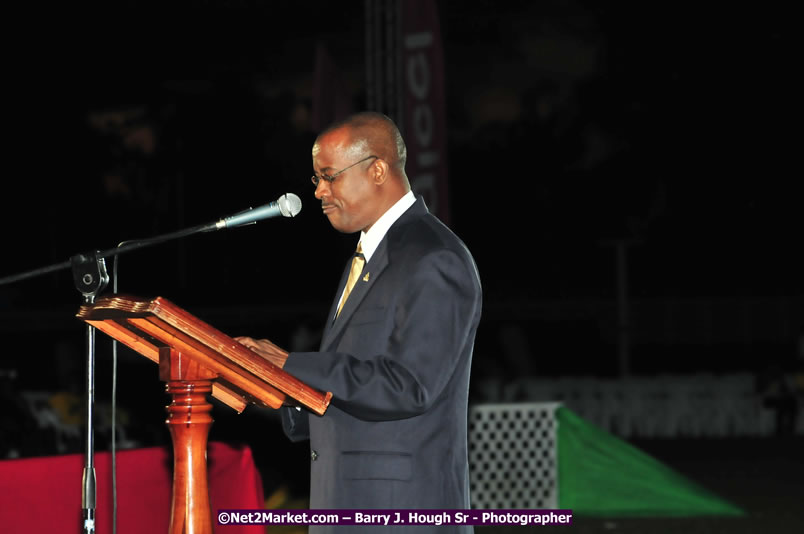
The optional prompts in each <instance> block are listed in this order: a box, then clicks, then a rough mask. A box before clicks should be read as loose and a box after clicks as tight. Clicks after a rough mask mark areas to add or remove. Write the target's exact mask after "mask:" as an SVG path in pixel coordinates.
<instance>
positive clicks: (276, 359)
mask: <svg viewBox="0 0 804 534" xmlns="http://www.w3.org/2000/svg"><path fill="white" fill-rule="evenodd" d="M234 339H235V341H237V342H238V343H240V344H241V345H243V346H244V347H248V348H250V349H251V350H252V351H254V352H256V353H257V354H259V355H260V356H262V357H263V358H265V359H266V360H268V361H269V362H271V363H272V364H274V365H276V366H277V367H279V368H280V369H281V368H282V367H284V366H285V360H287V359H288V352H287V351H286V350H282V349H280V348H279V347H277V346H276V345H274V344H273V343H272V342H271V341H269V340H267V339H254V338H250V337H246V336H241V337H236V338H234Z"/></svg>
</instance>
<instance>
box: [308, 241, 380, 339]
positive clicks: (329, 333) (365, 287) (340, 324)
mask: <svg viewBox="0 0 804 534" xmlns="http://www.w3.org/2000/svg"><path fill="white" fill-rule="evenodd" d="M349 263H350V265H351V260H350V262H349ZM387 266H388V240H387V239H383V240H382V242H380V246H379V247H377V250H375V251H374V255H373V256H372V257H371V261H369V262H368V263H367V264H366V265H365V266H364V267H363V272H362V273H361V274H360V278H359V279H358V280H357V283H356V284H355V287H354V288H352V292H351V293H350V294H349V298H348V299H346V303H345V304H344V305H343V309H342V310H341V313H340V315H338V317H337V318H336V319H335V321H334V322H333V321H330V322H329V327H328V328H327V329H326V331H325V332H324V337H323V339H322V342H321V347H322V349H323V348H324V347H327V346H328V345H329V344H330V343H331V342H332V340H334V339H337V337H338V335H340V333H341V331H342V330H343V328H344V327H345V326H346V325H347V324H348V323H349V320H350V319H351V318H352V315H354V312H355V310H357V309H358V308H359V307H360V303H361V302H362V301H363V299H364V298H365V297H366V294H367V293H368V292H369V290H370V289H371V287H372V286H373V285H374V284H376V283H377V280H379V279H380V276H381V275H382V272H383V271H384V270H385V268H386V267H387ZM348 270H349V269H348V268H347V273H346V274H345V275H344V279H343V280H342V281H341V284H340V286H339V291H338V298H336V299H335V303H334V304H333V306H332V309H331V310H330V317H334V316H335V311H336V310H337V309H338V301H339V300H340V295H341V293H342V292H343V286H345V285H346V277H347V276H348Z"/></svg>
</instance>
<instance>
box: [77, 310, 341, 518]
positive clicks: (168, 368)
mask: <svg viewBox="0 0 804 534" xmlns="http://www.w3.org/2000/svg"><path fill="white" fill-rule="evenodd" d="M77 317H78V318H79V319H82V320H84V321H86V322H87V323H89V324H91V325H92V326H94V327H95V328H97V329H98V330H100V331H102V332H104V333H106V334H108V335H109V336H111V337H113V338H114V339H116V340H117V341H119V342H121V343H124V344H126V345H127V346H129V347H130V348H132V349H133V350H135V351H136V352H139V353H140V354H142V355H143V356H145V357H146V358H149V359H151V360H153V361H155V362H157V363H158V364H159V378H160V379H161V380H164V381H165V382H167V393H168V394H169V395H171V397H172V402H171V404H170V405H169V406H168V407H167V413H168V417H167V421H166V423H167V425H168V428H169V429H170V435H171V438H172V440H173V458H174V459H173V502H172V505H171V513H170V530H169V533H170V534H179V533H185V532H186V533H194V534H206V533H211V532H212V514H211V509H210V505H209V490H208V487H207V456H206V451H207V436H208V435H209V428H210V426H211V425H212V417H211V416H210V411H211V410H212V405H211V404H210V403H209V401H208V399H207V394H208V393H212V396H213V397H215V398H217V399H218V400H220V401H221V402H223V403H224V404H226V405H228V406H230V407H232V408H233V409H235V410H236V411H237V412H238V413H239V412H242V411H243V409H245V407H246V406H247V405H248V404H258V405H261V406H267V407H270V408H274V409H277V408H279V407H280V406H282V405H283V404H285V403H289V404H296V405H298V406H303V407H306V408H308V409H310V410H311V411H313V412H314V413H317V414H319V415H323V413H324V412H325V411H326V409H327V406H328V405H329V401H330V399H331V398H332V393H321V392H319V391H316V390H314V389H312V388H310V387H309V386H307V385H305V384H304V383H302V382H300V381H299V380H297V379H295V378H293V377H292V376H290V375H289V374H287V373H285V372H284V371H282V369H280V368H279V367H277V366H275V365H273V364H272V363H270V362H269V361H267V360H265V359H264V358H262V357H261V356H259V355H258V354H256V353H254V352H252V351H251V350H249V349H247V348H246V347H244V346H243V345H241V344H240V343H238V342H237V341H235V340H234V339H232V338H230V337H229V336H227V335H226V334H224V333H222V332H220V331H218V330H216V329H215V328H213V327H212V326H210V325H208V324H206V323H204V322H203V321H201V320H200V319H198V318H196V317H194V316H193V315H191V314H189V313H188V312H186V311H184V310H183V309H181V308H179V307H178V306H176V305H175V304H173V303H171V302H169V301H168V300H166V299H163V298H161V297H157V298H155V299H142V298H137V297H128V296H119V295H118V296H114V297H105V298H100V299H98V300H97V302H96V303H95V304H91V305H85V306H81V308H80V309H79V311H78V314H77Z"/></svg>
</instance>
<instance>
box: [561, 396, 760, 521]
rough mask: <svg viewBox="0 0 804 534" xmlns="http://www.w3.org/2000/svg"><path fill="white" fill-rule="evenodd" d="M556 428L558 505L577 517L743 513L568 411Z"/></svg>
mask: <svg viewBox="0 0 804 534" xmlns="http://www.w3.org/2000/svg"><path fill="white" fill-rule="evenodd" d="M556 420H557V422H558V485H559V487H558V503H559V507H560V508H569V509H572V510H573V512H574V513H575V514H577V515H582V516H583V515H586V516H608V517H623V516H654V517H662V516H664V517H667V516H673V517H690V516H702V515H718V516H724V515H725V516H740V515H745V513H744V512H743V511H742V510H741V509H740V508H738V507H736V506H734V505H733V504H731V503H729V502H726V501H725V500H723V499H721V498H720V497H718V496H717V495H714V494H713V493H711V492H710V491H708V490H706V489H704V488H702V487H700V486H698V485H697V484H695V483H694V482H692V481H690V480H689V479H687V478H685V477H684V476H682V475H680V474H679V473H677V472H675V471H673V470H672V469H670V468H669V467H667V466H666V465H664V464H662V463H661V462H659V461H658V460H656V459H654V458H652V457H650V456H649V455H647V454H645V453H644V452H642V451H640V450H639V449H637V448H636V447H633V446H631V445H629V444H628V443H626V442H624V441H623V440H621V439H619V438H617V437H615V436H613V435H611V434H609V433H608V432H605V431H603V430H601V429H599V428H597V427H595V426H594V425H592V424H591V423H589V422H587V421H585V420H583V419H582V418H581V417H579V416H577V415H576V414H574V413H573V412H572V411H570V410H568V409H567V408H564V407H560V408H558V410H556Z"/></svg>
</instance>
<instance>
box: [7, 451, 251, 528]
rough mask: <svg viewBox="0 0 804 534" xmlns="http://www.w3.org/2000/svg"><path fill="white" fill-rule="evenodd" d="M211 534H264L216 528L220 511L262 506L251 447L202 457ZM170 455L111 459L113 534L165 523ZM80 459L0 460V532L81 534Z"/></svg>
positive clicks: (105, 517) (101, 458)
mask: <svg viewBox="0 0 804 534" xmlns="http://www.w3.org/2000/svg"><path fill="white" fill-rule="evenodd" d="M207 458H208V462H207V465H208V470H209V471H208V475H209V498H210V502H211V505H212V512H213V516H212V518H213V528H215V530H216V531H217V530H222V529H225V530H226V534H256V533H258V532H259V533H260V534H264V532H265V527H262V526H237V525H231V526H226V527H218V526H217V520H216V514H215V511H216V510H218V509H255V508H256V509H261V508H263V507H264V499H263V491H262V479H261V478H260V474H259V472H258V471H257V469H256V467H255V465H254V459H253V457H252V455H251V449H249V448H248V447H239V448H238V447H233V446H231V445H227V444H224V443H217V442H213V443H210V444H209V449H208V451H207ZM172 462H173V460H172V455H171V454H170V451H169V450H168V449H167V448H163V447H152V448H145V449H134V450H126V451H120V452H118V454H117V532H118V533H119V534H142V533H143V532H147V533H149V534H158V533H160V532H167V529H168V525H169V522H170V501H171V487H172V481H173V476H172V471H173V464H172ZM111 463H112V462H111V455H110V454H109V453H97V454H96V455H95V471H96V478H97V503H96V504H97V507H96V533H97V534H111V532H112V488H111ZM83 466H84V457H83V455H81V454H70V455H64V456H50V457H44V458H26V459H21V460H6V461H2V462H0V525H2V526H1V527H0V530H2V531H3V532H8V533H39V532H42V533H45V532H47V533H51V532H60V533H68V534H71V533H76V534H79V533H80V532H81V526H82V525H81V473H82V470H83Z"/></svg>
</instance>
